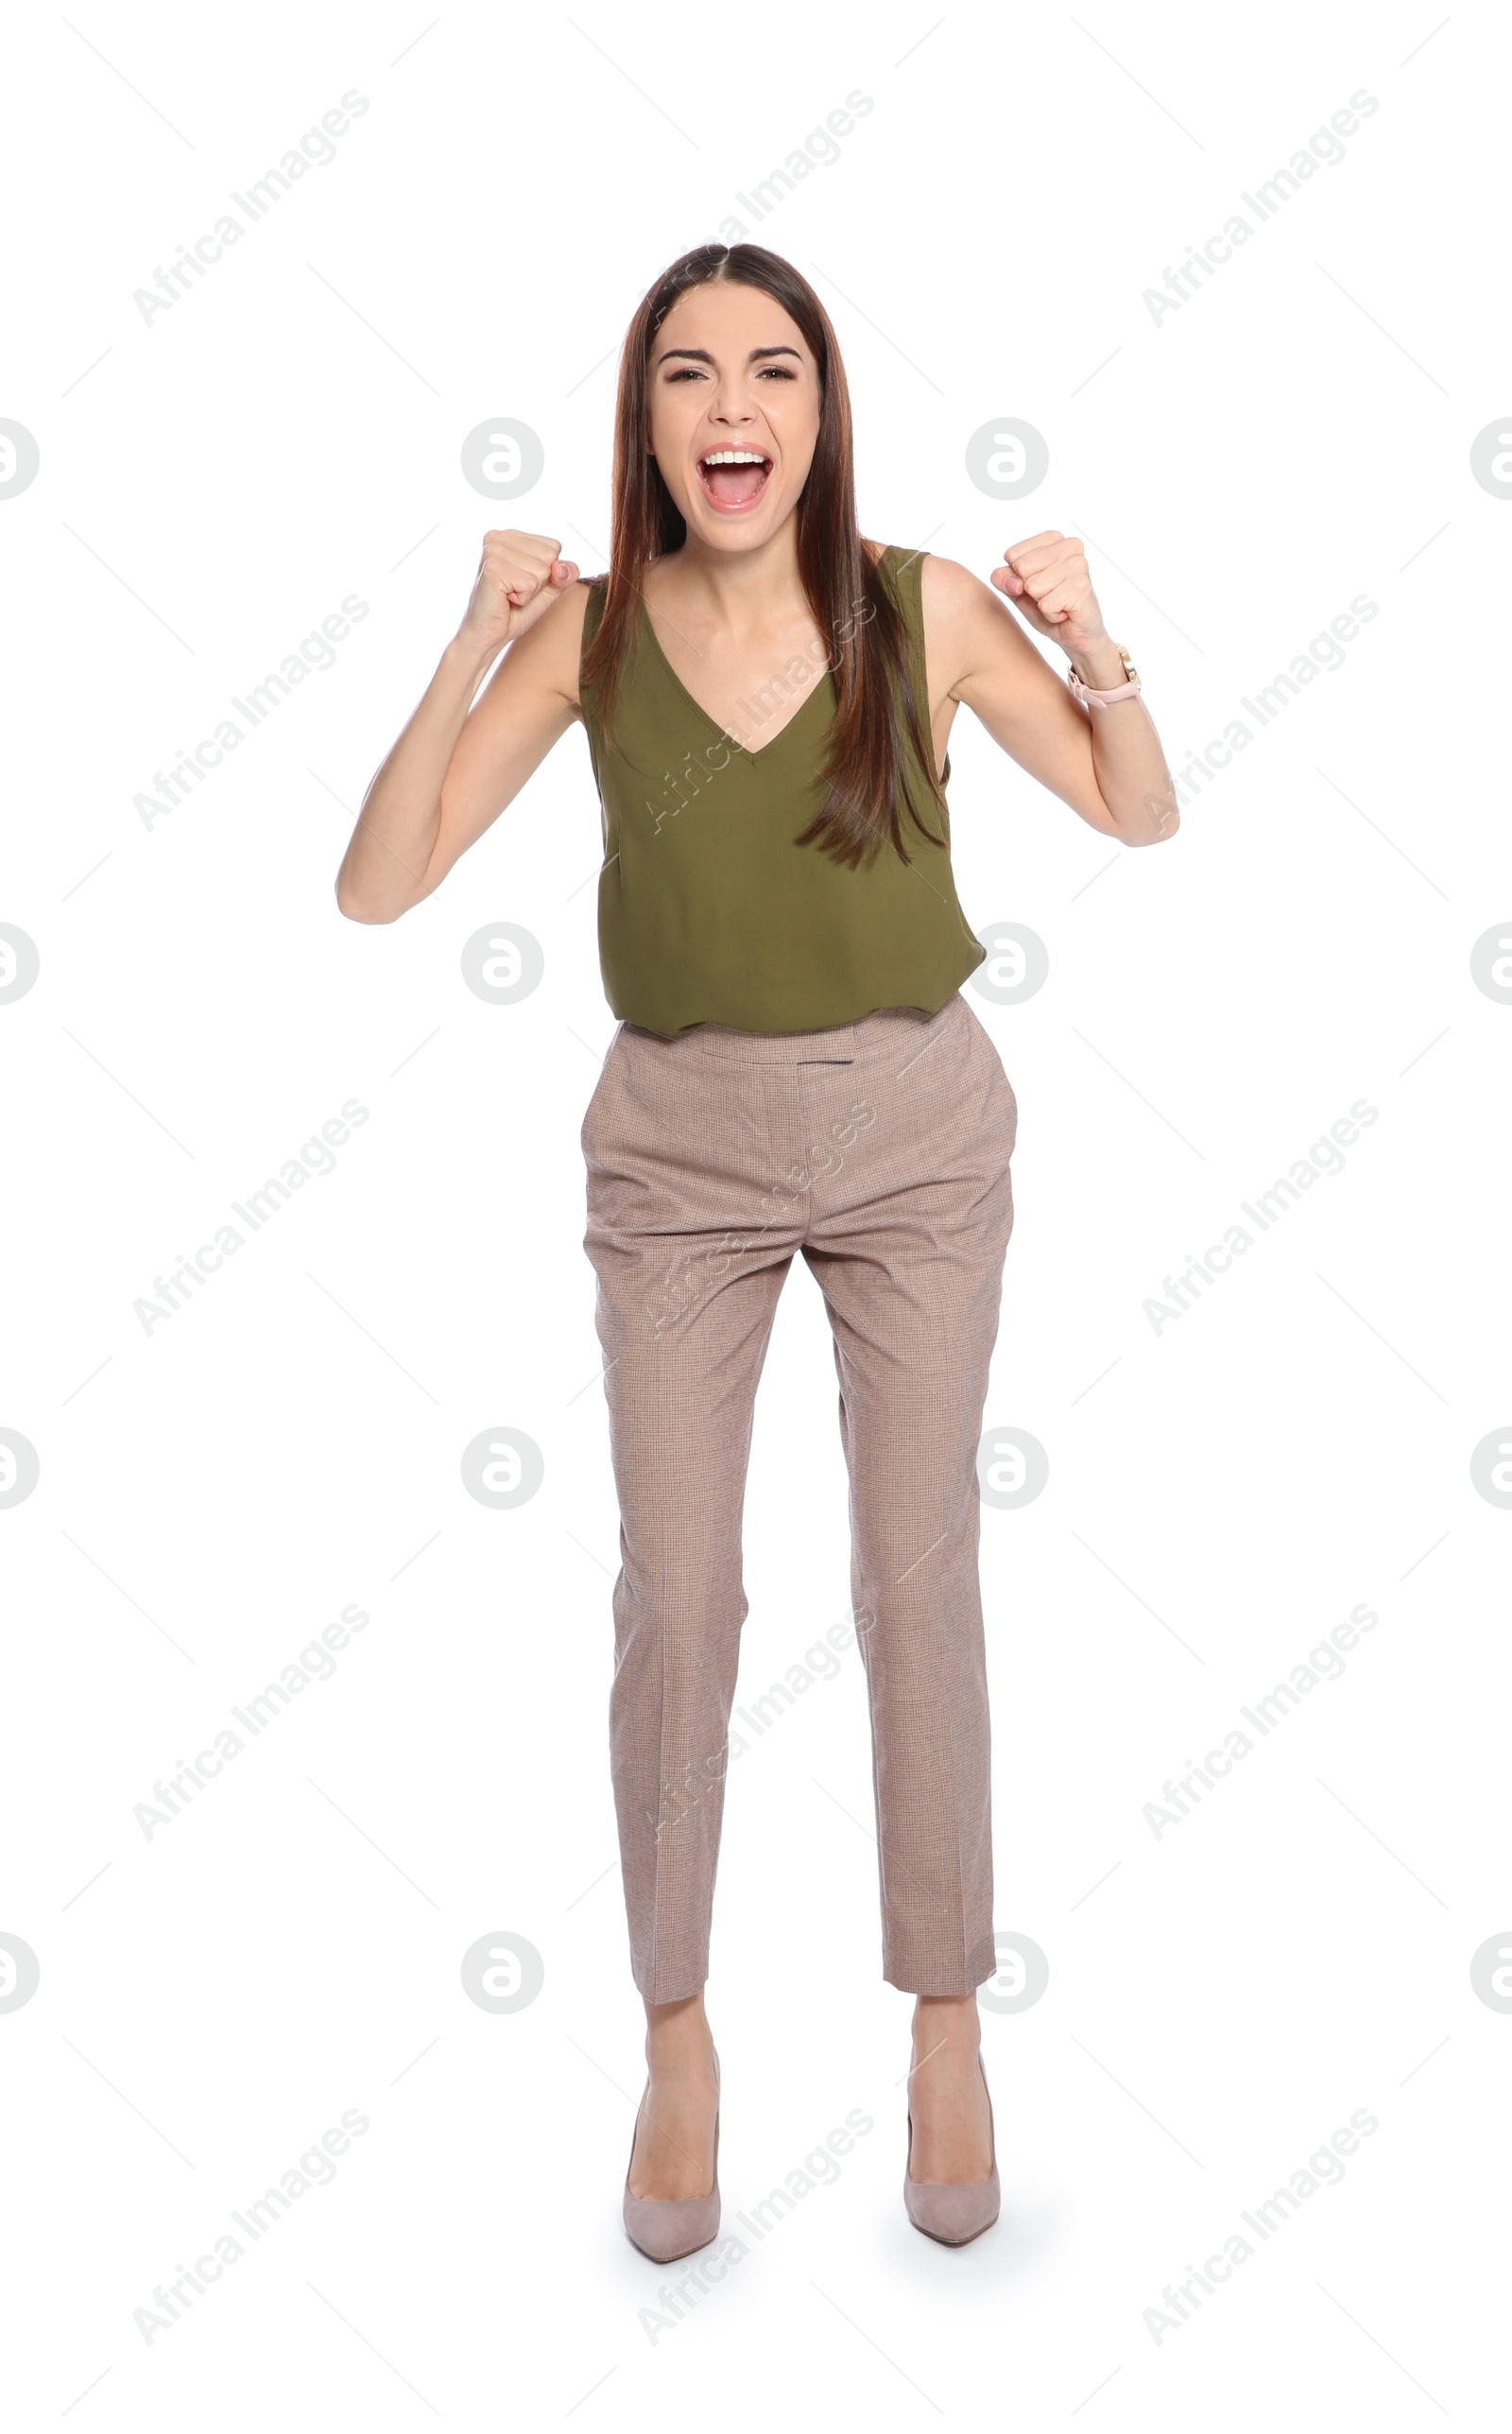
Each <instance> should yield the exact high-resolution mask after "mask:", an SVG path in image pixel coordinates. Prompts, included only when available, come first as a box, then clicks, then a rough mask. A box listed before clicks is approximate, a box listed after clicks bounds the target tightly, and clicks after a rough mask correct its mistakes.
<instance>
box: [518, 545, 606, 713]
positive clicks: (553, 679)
mask: <svg viewBox="0 0 1512 2434" xmlns="http://www.w3.org/2000/svg"><path fill="white" fill-rule="evenodd" d="M589 587H590V578H588V577H587V576H584V575H579V576H578V577H577V578H576V581H574V582H571V583H569V584H568V585H567V586H566V588H565V589H564V590H563V591H562V592H560V593H559V594H558V596H557V598H556V599H555V600H553V602H552V604H551V606H550V608H549V609H547V610H545V611H544V612H543V613H542V614H541V616H539V617H538V618H537V620H536V622H535V624H534V625H533V626H530V627H528V628H527V629H526V630H525V632H524V633H523V634H522V635H521V636H520V638H519V640H518V641H517V642H512V643H511V644H510V646H509V647H508V649H507V651H506V653H505V655H504V661H503V663H502V666H501V671H500V672H501V674H502V673H503V671H504V669H506V668H512V670H513V672H514V673H513V679H512V682H513V683H518V684H521V685H523V686H527V687H528V688H530V689H531V690H532V691H534V692H537V693H541V694H546V693H552V694H559V695H560V696H561V698H562V699H563V700H564V701H570V702H571V703H572V705H573V708H574V709H575V710H576V708H577V706H578V696H577V674H578V666H579V663H580V661H581V659H582V653H583V624H584V620H585V618H586V617H587V614H588V601H589Z"/></svg>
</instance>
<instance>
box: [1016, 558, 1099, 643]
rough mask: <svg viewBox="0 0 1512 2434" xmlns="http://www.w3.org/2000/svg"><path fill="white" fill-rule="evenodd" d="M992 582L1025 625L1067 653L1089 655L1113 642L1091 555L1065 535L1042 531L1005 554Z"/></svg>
mask: <svg viewBox="0 0 1512 2434" xmlns="http://www.w3.org/2000/svg"><path fill="white" fill-rule="evenodd" d="M1003 556H1004V561H1005V563H1004V564H1003V565H1002V566H997V567H994V568H993V570H992V576H991V581H992V583H993V585H994V586H995V588H996V589H997V590H998V591H1000V592H1002V593H1004V594H1005V595H1006V596H1007V598H1008V599H1010V600H1011V601H1012V603H1013V605H1014V607H1015V608H1016V609H1017V610H1018V612H1019V614H1020V616H1021V617H1022V619H1023V621H1024V623H1025V625H1030V626H1033V628H1034V630H1035V631H1036V633H1039V634H1048V635H1049V637H1050V639H1051V641H1052V642H1057V643H1058V644H1059V645H1060V647H1061V649H1062V650H1064V651H1067V652H1074V651H1078V650H1087V649H1091V648H1092V647H1095V645H1096V644H1098V643H1100V642H1106V641H1107V639H1108V629H1107V627H1106V626H1105V625H1104V623H1103V613H1102V611H1101V609H1100V608H1099V607H1098V605H1097V595H1096V593H1095V592H1094V591H1093V590H1092V583H1091V576H1090V575H1089V573H1088V571H1087V553H1086V551H1085V550H1084V549H1083V547H1082V545H1081V543H1080V542H1079V541H1076V540H1074V539H1071V538H1069V537H1068V536H1067V535H1066V534H1065V533H1063V532H1037V533H1035V534H1034V535H1033V536H1032V537H1031V538H1030V539H1029V540H1028V541H1016V542H1015V543H1014V544H1013V546H1012V548H1011V549H1005V551H1004V553H1003Z"/></svg>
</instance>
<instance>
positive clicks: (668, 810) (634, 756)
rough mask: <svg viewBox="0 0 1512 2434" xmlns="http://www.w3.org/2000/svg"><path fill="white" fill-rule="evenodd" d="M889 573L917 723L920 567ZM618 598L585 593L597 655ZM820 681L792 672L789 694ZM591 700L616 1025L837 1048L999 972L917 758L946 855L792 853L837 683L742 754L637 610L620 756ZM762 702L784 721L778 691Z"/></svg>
mask: <svg viewBox="0 0 1512 2434" xmlns="http://www.w3.org/2000/svg"><path fill="white" fill-rule="evenodd" d="M880 569H881V572H882V573H883V575H884V577H885V578H887V579H889V580H890V581H891V583H892V586H893V589H894V591H895V593H896V594H897V596H898V597H899V599H900V602H901V604H902V612H903V616H904V619H905V622H906V626H907V630H908V635H909V640H910V645H911V647H912V650H913V663H912V664H913V668H914V682H915V685H916V687H917V692H918V699H919V703H920V706H921V707H923V706H924V705H925V704H927V701H928V694H927V690H926V685H925V676H924V626H923V615H922V611H921V606H920V580H921V578H920V571H919V552H917V551H905V550H902V549H900V548H888V549H886V550H885V551H884V553H883V556H882V559H881V561H880ZM607 581H608V578H607V577H606V576H603V575H598V576H594V577H593V578H592V580H591V582H590V584H589V597H588V607H587V613H586V614H585V616H584V619H583V649H584V651H585V652H586V650H587V647H588V645H589V643H590V642H591V641H592V639H593V634H594V632H595V631H596V630H597V626H598V621H599V619H600V617H601V616H602V614H603V610H604V596H605V586H606V584H607ZM807 673H808V671H807V669H803V668H801V667H799V669H798V670H797V671H796V672H795V675H794V678H793V680H792V682H793V686H794V689H795V690H796V689H797V686H798V685H799V683H801V682H803V679H804V677H805V676H806V675H807ZM579 690H580V699H581V703H582V714H583V724H584V727H585V729H586V731H587V734H588V747H589V752H590V754H591V756H592V760H593V776H594V779H595V781H596V783H597V786H598V795H599V802H600V804H601V806H602V810H603V827H604V866H603V869H602V871H601V872H600V873H599V882H598V943H599V958H600V962H601V964H602V967H603V974H604V993H605V995H606V996H607V997H608V999H609V1002H610V1006H611V1007H612V1009H613V1010H614V1012H615V1013H616V1014H618V1015H619V1016H620V1017H621V1018H622V1020H624V1021H626V1022H628V1023H635V1024H638V1025H640V1026H641V1027H644V1029H646V1030H650V1031H661V1032H664V1033H669V1034H670V1033H672V1032H676V1031H686V1030H689V1029H691V1028H692V1027H693V1026H694V1025H695V1024H697V1023H722V1024H727V1025H729V1026H730V1027H731V1028H732V1029H734V1030H740V1031H819V1030H827V1029H829V1028H831V1027H833V1026H835V1025H839V1024H844V1023H855V1022H859V1021H860V1019H861V1018H862V1016H863V1015H865V1014H869V1013H871V1012H873V1011H874V1010H876V1009H878V1008H880V1007H884V1006H917V1007H918V1008H919V1010H921V1011H922V1012H924V1013H929V1014H933V1013H936V1012H937V1011H938V1010H939V1009H940V1007H942V1006H943V1005H944V1004H945V1003H946V1001H947V1000H948V999H949V998H950V997H952V996H954V993H955V991H956V990H957V989H958V988H959V987H960V985H961V983H962V981H963V980H964V979H965V978H966V976H967V975H968V973H970V972H972V971H974V970H975V968H976V966H977V965H978V964H979V963H981V962H982V961H983V960H984V959H985V955H986V950H985V948H984V947H983V946H982V945H981V943H980V941H978V940H977V939H976V937H975V936H974V935H973V933H972V932H971V929H970V928H969V926H968V924H967V921H966V917H965V915H964V914H963V912H962V911H961V908H960V906H959V904H958V903H957V901H956V896H955V887H954V880H953V878H952V876H951V863H950V833H949V824H948V821H947V822H946V824H945V826H944V828H943V831H942V829H941V825H940V814H939V811H938V808H937V806H936V803H935V801H934V799H933V797H932V795H931V794H930V792H929V788H928V781H927V778H926V776H925V774H924V772H923V771H922V770H921V769H920V768H919V764H918V759H917V756H916V755H915V754H914V752H913V750H912V747H911V746H909V747H907V751H908V761H907V763H906V765H905V767H906V773H907V783H908V788H909V796H910V800H911V801H912V802H913V803H915V805H916V806H917V808H918V811H919V816H920V818H921V819H923V820H925V821H926V822H927V823H928V825H929V827H930V830H931V834H932V835H934V836H941V835H942V836H943V845H942V846H936V845H934V844H932V843H931V842H930V840H929V838H928V837H919V835H918V834H917V833H913V834H911V833H910V832H911V830H912V823H911V821H907V820H905V822H904V825H903V835H904V841H905V843H906V844H907V846H908V852H909V854H910V857H911V858H910V860H909V861H908V862H906V863H905V862H903V861H902V860H901V859H900V857H899V855H898V854H897V853H896V852H895V851H894V849H893V847H892V846H891V845H890V844H884V846H883V848H882V851H881V852H880V853H879V854H874V855H873V856H872V857H871V858H870V859H869V860H868V861H867V862H865V863H863V865H862V866H861V868H860V869H859V870H855V871H850V870H847V869H846V868H845V867H844V865H843V864H841V863H839V862H836V861H835V859H834V857H833V854H826V853H824V852H822V851H821V849H820V847H819V846H818V845H817V844H811V845H799V844H798V843H797V841H796V840H797V838H798V837H800V836H801V834H802V832H803V831H804V829H805V828H807V827H808V825H809V822H810V821H811V820H813V819H814V817H815V815H816V812H817V811H818V809H819V806H820V803H821V800H822V797H823V792H824V789H823V787H822V785H820V783H819V780H818V776H817V772H818V769H819V768H820V766H821V763H822V761H823V759H824V755H825V751H826V748H827V741H828V730H829V725H830V722H831V721H832V720H833V716H834V711H835V689H834V678H833V673H832V672H831V671H830V670H829V669H828V668H827V669H826V670H825V673H824V674H823V676H822V677H821V678H820V679H819V681H818V682H817V683H816V684H815V685H813V686H812V687H811V689H810V690H809V692H808V693H807V694H806V695H805V696H804V699H803V700H802V703H801V705H800V707H799V711H798V713H797V716H790V717H789V720H788V723H787V725H786V726H785V727H783V728H782V730H781V732H780V733H779V734H776V735H774V736H773V737H772V739H771V741H770V742H769V743H767V744H764V745H763V746H762V748H761V750H760V751H755V752H747V751H743V750H742V749H741V747H740V746H739V745H737V744H736V743H735V742H734V740H733V738H732V737H730V735H728V734H726V732H725V730H724V729H723V728H722V727H720V726H719V725H718V724H717V723H716V721H715V720H714V719H713V718H712V717H710V716H708V714H707V713H706V712H705V711H702V710H700V709H699V707H698V705H697V703H696V701H695V700H694V699H693V697H692V695H691V694H690V693H688V692H687V690H686V689H685V687H684V686H683V685H682V683H681V682H680V681H679V678H678V677H677V676H676V675H674V673H673V670H672V666H671V664H670V662H669V661H668V660H667V658H666V655H665V653H664V652H663V651H662V646H661V644H660V642H659V641H658V640H657V636H656V630H655V628H654V627H653V625H652V623H651V619H650V616H649V613H648V612H647V610H646V606H645V602H644V599H642V600H640V602H639V605H638V611H637V620H636V631H635V633H634V635H633V638H632V647H631V649H630V651H629V652H628V653H627V658H626V660H625V661H624V662H623V663H622V666H621V674H620V682H619V687H618V690H617V693H616V695H615V699H614V701H613V703H612V705H611V708H610V729H611V734H610V737H609V739H608V740H606V737H605V734H604V731H603V726H602V723H601V720H600V717H599V706H598V702H597V699H596V698H595V696H596V693H597V687H596V686H594V685H592V684H588V683H580V688H579ZM767 692H768V695H769V696H776V697H777V706H778V707H781V706H782V699H781V688H780V686H776V685H774V686H772V687H769V688H767ZM925 727H926V733H927V728H928V714H927V709H925ZM943 775H944V778H945V779H946V780H948V779H949V776H950V759H949V755H947V757H946V761H945V768H944V772H943Z"/></svg>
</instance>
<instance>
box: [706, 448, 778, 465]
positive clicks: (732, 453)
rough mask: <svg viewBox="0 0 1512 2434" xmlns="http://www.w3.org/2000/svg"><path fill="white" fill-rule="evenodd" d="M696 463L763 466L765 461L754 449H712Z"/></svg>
mask: <svg viewBox="0 0 1512 2434" xmlns="http://www.w3.org/2000/svg"><path fill="white" fill-rule="evenodd" d="M698 461H699V463H700V464H704V465H765V462H766V459H765V457H763V456H760V455H759V454H758V453H757V451H756V450H755V449H754V448H713V449H712V450H711V451H710V453H709V455H708V456H707V457H700V458H699V460H698Z"/></svg>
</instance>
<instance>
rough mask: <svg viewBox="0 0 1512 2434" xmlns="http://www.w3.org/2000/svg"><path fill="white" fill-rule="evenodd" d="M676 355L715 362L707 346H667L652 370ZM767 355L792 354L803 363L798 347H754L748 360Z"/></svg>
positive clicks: (695, 360)
mask: <svg viewBox="0 0 1512 2434" xmlns="http://www.w3.org/2000/svg"><path fill="white" fill-rule="evenodd" d="M674 355H681V356H684V357H686V359H687V361H688V362H689V363H706V364H713V355H712V354H710V353H709V350H708V348H707V347H667V348H666V349H664V351H663V352H662V354H659V355H658V356H657V358H656V363H655V364H653V365H652V370H653V371H655V369H656V365H657V364H663V363H667V362H669V361H670V360H671V358H672V357H673V356H674ZM767 355H791V356H792V358H793V360H794V362H795V363H801V362H802V360H803V358H802V356H801V355H800V354H799V351H798V349H797V347H752V349H751V351H750V353H749V354H748V355H747V357H746V361H747V363H760V362H761V361H762V360H763V359H764V358H765V356H767Z"/></svg>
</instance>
